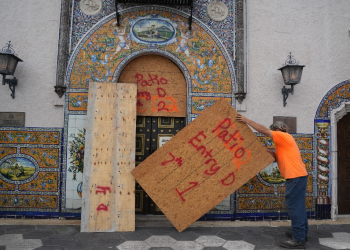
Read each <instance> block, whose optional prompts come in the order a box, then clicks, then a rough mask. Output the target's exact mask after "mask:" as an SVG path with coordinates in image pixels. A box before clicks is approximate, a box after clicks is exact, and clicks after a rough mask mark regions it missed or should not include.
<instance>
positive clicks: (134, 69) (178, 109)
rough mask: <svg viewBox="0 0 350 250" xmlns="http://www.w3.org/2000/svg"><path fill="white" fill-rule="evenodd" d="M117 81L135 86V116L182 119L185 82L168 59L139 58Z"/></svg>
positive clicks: (185, 99)
mask: <svg viewBox="0 0 350 250" xmlns="http://www.w3.org/2000/svg"><path fill="white" fill-rule="evenodd" d="M119 81H120V82H131V83H137V104H136V108H137V115H139V116H167V117H186V103H187V97H186V96H187V85H186V80H185V78H184V76H183V74H182V72H181V71H180V69H179V68H178V67H177V66H176V65H175V64H174V63H173V62H172V61H170V60H169V59H167V58H165V57H162V56H157V55H146V56H141V57H139V58H137V59H135V60H133V61H132V62H130V63H129V64H128V65H127V66H126V67H125V68H124V69H123V71H122V73H121V75H120V78H119Z"/></svg>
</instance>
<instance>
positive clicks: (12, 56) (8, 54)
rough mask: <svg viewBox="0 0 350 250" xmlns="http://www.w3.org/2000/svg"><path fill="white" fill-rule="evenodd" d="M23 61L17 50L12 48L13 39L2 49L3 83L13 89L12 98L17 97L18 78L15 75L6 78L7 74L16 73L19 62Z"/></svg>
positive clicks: (0, 60)
mask: <svg viewBox="0 0 350 250" xmlns="http://www.w3.org/2000/svg"><path fill="white" fill-rule="evenodd" d="M18 62H23V60H21V59H20V58H19V57H18V56H17V54H16V53H15V51H14V50H13V49H12V45H11V41H9V43H7V44H6V46H5V47H3V48H2V49H1V50H0V74H1V75H2V79H3V80H2V85H5V84H8V85H9V88H10V90H11V92H12V93H11V96H12V99H15V88H16V86H17V82H18V81H17V79H16V77H13V79H6V76H7V75H14V73H15V70H16V67H17V63H18Z"/></svg>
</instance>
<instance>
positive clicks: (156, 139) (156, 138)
mask: <svg viewBox="0 0 350 250" xmlns="http://www.w3.org/2000/svg"><path fill="white" fill-rule="evenodd" d="M184 127H185V118H184V117H154V116H153V117H152V116H138V117H137V119H136V152H135V161H136V166H137V165H138V164H140V163H141V162H142V161H143V160H145V159H146V158H147V157H148V156H150V155H151V154H152V153H153V152H154V151H156V150H157V149H158V148H159V147H161V146H162V145H163V144H164V143H166V142H167V141H168V140H170V138H171V137H173V136H174V135H175V134H176V133H177V132H179V131H180V130H181V129H182V128H184ZM135 199H136V201H135V212H136V213H139V214H163V213H162V212H161V211H160V209H159V208H158V207H157V205H156V204H155V203H154V202H153V201H152V199H151V198H150V197H149V196H148V195H147V193H146V192H145V191H144V190H143V189H142V187H141V186H140V185H139V184H138V183H136V187H135Z"/></svg>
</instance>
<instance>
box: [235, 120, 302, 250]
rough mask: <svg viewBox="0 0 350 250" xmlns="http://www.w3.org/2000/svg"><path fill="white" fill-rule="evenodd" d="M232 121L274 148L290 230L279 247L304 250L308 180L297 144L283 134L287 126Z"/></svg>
mask: <svg viewBox="0 0 350 250" xmlns="http://www.w3.org/2000/svg"><path fill="white" fill-rule="evenodd" d="M236 119H237V121H240V122H243V123H246V124H247V125H249V126H250V127H252V128H253V129H255V130H256V131H258V132H260V133H261V134H263V135H266V136H268V137H270V138H271V139H272V140H273V141H274V143H275V146H276V148H275V154H272V155H273V156H274V157H275V159H276V161H277V164H278V167H279V169H280V172H281V174H282V176H283V177H284V179H286V194H285V195H286V196H285V202H286V207H287V211H288V215H289V217H290V218H291V221H292V229H293V230H292V234H290V233H288V232H287V233H286V235H287V236H290V238H291V239H290V240H287V241H282V242H281V243H280V246H282V247H285V248H289V249H300V248H305V241H306V239H307V233H308V221H307V216H306V207H305V198H306V185H307V179H308V177H307V172H306V169H305V164H304V163H303V161H302V159H301V156H300V151H299V148H298V145H297V144H296V142H295V140H294V138H293V137H292V136H291V135H290V134H288V133H287V132H288V127H287V126H286V125H285V124H284V123H283V122H276V123H274V124H272V125H271V126H270V129H268V128H266V127H265V126H263V125H261V124H259V123H256V122H254V121H252V120H249V119H248V118H246V117H244V116H242V115H240V114H237V116H236Z"/></svg>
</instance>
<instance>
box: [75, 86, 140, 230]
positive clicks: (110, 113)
mask: <svg viewBox="0 0 350 250" xmlns="http://www.w3.org/2000/svg"><path fill="white" fill-rule="evenodd" d="M136 95H137V87H136V84H122V83H90V86H89V104H88V114H87V117H88V121H87V127H86V138H85V157H84V173H83V197H82V198H83V200H82V211H81V216H82V218H81V231H82V232H114V231H134V230H135V180H134V178H133V177H132V175H131V174H130V172H131V170H132V169H134V167H135V136H136V134H135V133H136Z"/></svg>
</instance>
